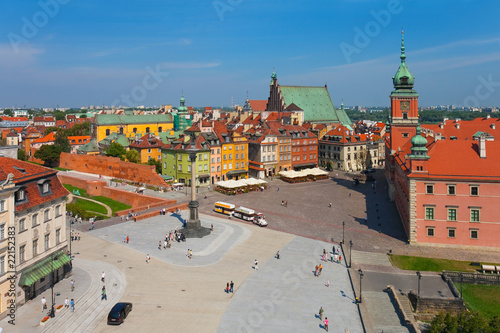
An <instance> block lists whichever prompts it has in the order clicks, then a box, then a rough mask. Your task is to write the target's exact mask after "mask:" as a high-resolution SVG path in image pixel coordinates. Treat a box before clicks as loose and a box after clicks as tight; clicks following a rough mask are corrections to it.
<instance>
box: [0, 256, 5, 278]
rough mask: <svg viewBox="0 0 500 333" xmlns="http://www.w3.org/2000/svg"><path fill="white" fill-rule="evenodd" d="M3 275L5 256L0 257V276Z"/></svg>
mask: <svg viewBox="0 0 500 333" xmlns="http://www.w3.org/2000/svg"><path fill="white" fill-rule="evenodd" d="M3 273H5V256H1V257H0V274H3Z"/></svg>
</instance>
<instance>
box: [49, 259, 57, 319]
mask: <svg viewBox="0 0 500 333" xmlns="http://www.w3.org/2000/svg"><path fill="white" fill-rule="evenodd" d="M54 260H55V258H54V254H52V255H51V257H50V268H51V272H50V282H51V283H50V284H51V286H50V289H51V292H52V297H51V298H52V305H51V308H50V314H49V316H50V318H54V317H55V316H56V300H55V298H54Z"/></svg>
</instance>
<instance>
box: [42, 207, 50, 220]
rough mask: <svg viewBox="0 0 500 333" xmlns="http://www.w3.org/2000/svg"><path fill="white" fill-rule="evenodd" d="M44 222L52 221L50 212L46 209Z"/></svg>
mask: <svg viewBox="0 0 500 333" xmlns="http://www.w3.org/2000/svg"><path fill="white" fill-rule="evenodd" d="M43 220H44V221H45V222H47V221H48V220H50V211H49V210H48V209H46V210H45V211H44V212H43Z"/></svg>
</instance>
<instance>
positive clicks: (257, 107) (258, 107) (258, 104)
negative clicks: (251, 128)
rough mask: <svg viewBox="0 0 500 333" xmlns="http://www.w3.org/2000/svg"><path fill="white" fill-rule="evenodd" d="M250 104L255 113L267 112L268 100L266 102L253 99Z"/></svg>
mask: <svg viewBox="0 0 500 333" xmlns="http://www.w3.org/2000/svg"><path fill="white" fill-rule="evenodd" d="M248 102H250V107H251V108H252V110H253V111H266V108H267V99H265V100H258V99H251V100H249V101H248Z"/></svg>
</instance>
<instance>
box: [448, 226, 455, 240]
mask: <svg viewBox="0 0 500 333" xmlns="http://www.w3.org/2000/svg"><path fill="white" fill-rule="evenodd" d="M455 237H456V229H455V228H448V238H455Z"/></svg>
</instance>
